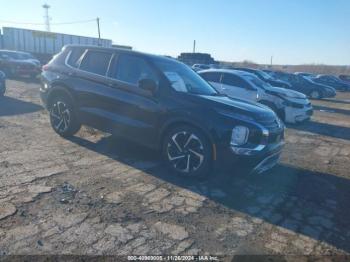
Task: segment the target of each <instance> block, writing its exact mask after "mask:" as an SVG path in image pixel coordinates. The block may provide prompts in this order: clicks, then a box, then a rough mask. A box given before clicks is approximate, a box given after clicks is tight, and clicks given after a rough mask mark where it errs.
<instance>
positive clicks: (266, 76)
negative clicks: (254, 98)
mask: <svg viewBox="0 0 350 262" xmlns="http://www.w3.org/2000/svg"><path fill="white" fill-rule="evenodd" d="M257 72H258V74H259V75H260V76H261V77H262V78H264V79H273V78H272V76H270V75H269V74H268V73H266V72H264V71H260V70H257Z"/></svg>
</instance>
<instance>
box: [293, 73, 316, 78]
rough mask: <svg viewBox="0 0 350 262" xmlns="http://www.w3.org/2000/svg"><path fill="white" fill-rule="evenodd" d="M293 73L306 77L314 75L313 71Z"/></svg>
mask: <svg viewBox="0 0 350 262" xmlns="http://www.w3.org/2000/svg"><path fill="white" fill-rule="evenodd" d="M294 74H295V75H298V76H306V77H315V76H316V75H315V74H313V73H306V72H295V73H294Z"/></svg>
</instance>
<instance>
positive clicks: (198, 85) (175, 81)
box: [153, 59, 217, 95]
mask: <svg viewBox="0 0 350 262" xmlns="http://www.w3.org/2000/svg"><path fill="white" fill-rule="evenodd" d="M153 62H154V63H155V65H156V66H157V67H158V68H159V69H160V70H161V71H162V72H163V73H164V75H165V76H166V77H167V79H168V80H169V81H170V83H171V86H172V88H174V89H175V90H176V91H178V92H184V93H191V94H198V95H216V94H217V91H216V90H215V89H214V88H213V87H212V86H211V85H209V84H208V83H207V82H206V81H205V80H204V79H203V78H201V77H200V76H199V75H198V74H196V73H195V72H193V70H192V69H191V68H189V67H188V66H186V65H184V64H181V63H178V62H173V61H168V60H163V59H155V60H153Z"/></svg>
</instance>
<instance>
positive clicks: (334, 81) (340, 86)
mask: <svg viewBox="0 0 350 262" xmlns="http://www.w3.org/2000/svg"><path fill="white" fill-rule="evenodd" d="M311 79H312V80H313V81H315V82H316V83H320V84H324V85H327V86H331V87H333V88H334V89H335V90H338V91H349V90H350V83H346V82H344V81H343V80H340V79H339V78H338V77H336V76H333V75H317V76H316V77H312V78H311Z"/></svg>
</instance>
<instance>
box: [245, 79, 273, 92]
mask: <svg viewBox="0 0 350 262" xmlns="http://www.w3.org/2000/svg"><path fill="white" fill-rule="evenodd" d="M244 78H245V79H246V80H248V81H249V82H250V83H251V84H253V85H254V86H256V87H259V88H262V89H264V90H266V89H269V87H270V84H268V83H266V82H264V81H262V80H260V79H259V78H258V77H256V76H254V75H245V76H244Z"/></svg>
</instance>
